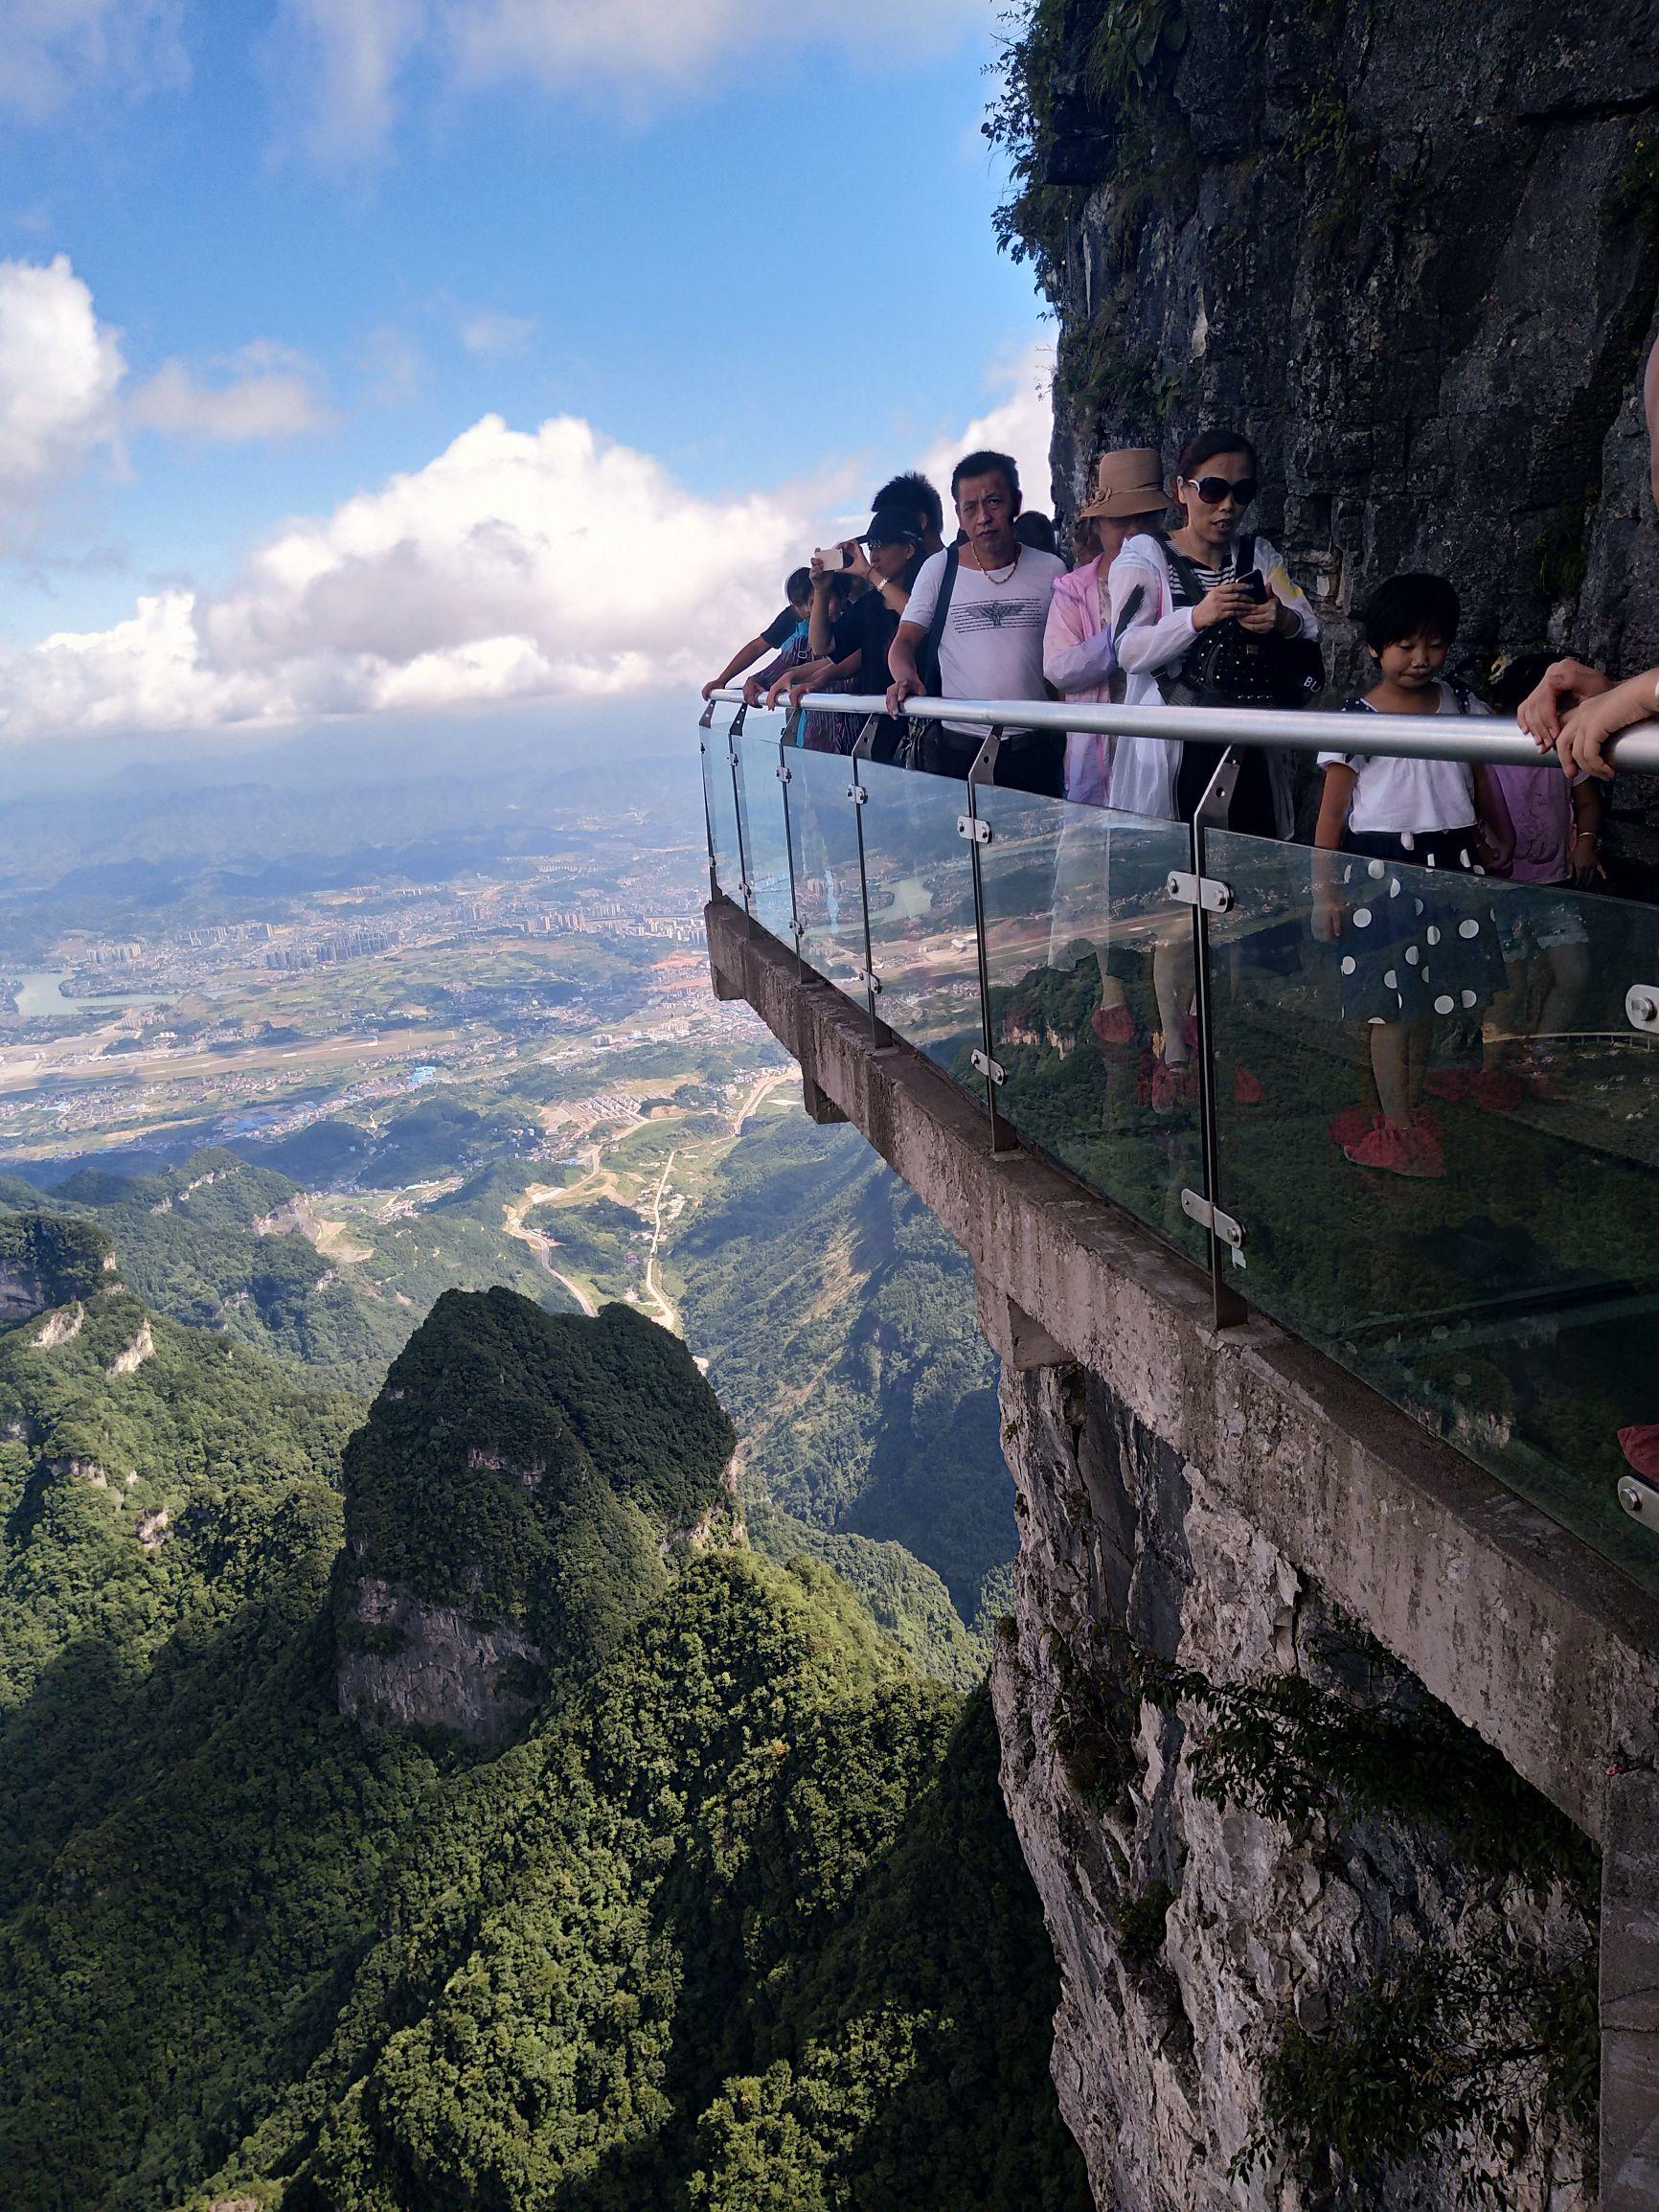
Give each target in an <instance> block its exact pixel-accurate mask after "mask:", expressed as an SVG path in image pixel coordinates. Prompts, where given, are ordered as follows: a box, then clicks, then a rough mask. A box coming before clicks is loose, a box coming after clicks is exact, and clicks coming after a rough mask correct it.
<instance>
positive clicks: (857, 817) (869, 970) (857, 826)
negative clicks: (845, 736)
mask: <svg viewBox="0 0 1659 2212" xmlns="http://www.w3.org/2000/svg"><path fill="white" fill-rule="evenodd" d="M880 727H881V718H880V716H879V715H872V716H871V717H870V718H869V720H868V721H867V722H866V723H865V725H864V727H863V728H862V729H861V730H860V731H859V733H858V736H857V739H856V740H855V741H854V743H853V746H852V783H851V784H850V785H849V786H848V787H847V796H848V798H849V799H851V800H852V826H853V830H854V832H855V833H856V835H857V839H858V907H859V912H860V914H861V916H862V918H863V922H864V966H863V969H861V970H860V974H861V978H862V981H863V984H864V1004H865V1007H866V1009H867V1010H868V1012H869V1015H870V1042H871V1044H872V1045H873V1046H875V1047H876V1048H879V1046H880V1044H881V1026H882V1025H881V1023H880V1022H879V1021H877V1020H876V1018H875V994H876V992H878V991H879V990H880V989H881V978H880V977H879V976H878V975H877V974H876V972H875V952H874V949H873V947H872V944H871V938H870V876H869V872H868V870H867V869H866V867H865V864H864V808H865V803H866V801H867V800H868V799H869V796H870V794H869V792H868V791H867V790H866V789H865V788H864V779H863V777H862V776H860V774H859V773H858V770H859V768H860V766H861V765H862V764H863V763H864V762H866V761H867V760H868V759H869V758H870V748H871V746H872V745H873V744H874V743H875V733H876V731H877V730H878V729H879V728H880Z"/></svg>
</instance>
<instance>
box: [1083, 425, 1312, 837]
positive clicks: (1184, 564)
mask: <svg viewBox="0 0 1659 2212" xmlns="http://www.w3.org/2000/svg"><path fill="white" fill-rule="evenodd" d="M1260 485H1261V468H1260V465H1259V463H1258V461H1257V458H1256V448H1255V446H1254V445H1252V444H1251V443H1250V440H1249V439H1248V438H1246V437H1245V436H1244V434H1243V432H1242V431H1239V430H1206V431H1204V432H1202V433H1201V434H1200V435H1199V436H1197V437H1195V438H1191V439H1189V440H1188V442H1187V444H1186V445H1185V446H1184V447H1183V448H1182V451H1181V456H1180V459H1179V460H1178V461H1177V463H1176V465H1175V479H1174V502H1173V503H1174V505H1176V506H1177V507H1178V508H1179V509H1180V512H1181V520H1180V522H1179V523H1178V525H1177V526H1176V528H1175V529H1173V530H1171V531H1170V533H1169V534H1168V536H1164V535H1161V534H1155V533H1152V532H1144V533H1142V534H1141V535H1140V536H1135V537H1132V538H1131V539H1130V540H1129V542H1128V543H1127V544H1126V545H1125V547H1124V549H1123V551H1122V553H1121V554H1120V555H1119V556H1118V559H1117V560H1116V561H1115V562H1114V563H1113V567H1112V575H1111V616H1112V631H1113V634H1114V636H1115V637H1116V639H1117V654H1118V659H1119V661H1120V663H1121V664H1122V666H1123V668H1124V671H1125V676H1126V678H1127V681H1126V684H1125V694H1124V697H1125V704H1126V705H1128V706H1155V705H1165V706H1275V705H1276V706H1280V707H1288V706H1295V705H1307V704H1308V703H1309V702H1310V701H1311V700H1312V699H1313V698H1314V697H1316V696H1317V695H1318V693H1319V691H1320V689H1321V688H1322V687H1323V681H1324V673H1323V670H1322V669H1321V668H1320V667H1319V662H1318V654H1317V650H1313V649H1316V648H1317V643H1318V638H1319V622H1318V618H1317V617H1316V616H1315V614H1314V612H1313V609H1312V608H1311V607H1310V606H1309V605H1308V604H1307V599H1306V598H1305V596H1304V595H1303V593H1302V592H1301V591H1300V590H1299V589H1298V587H1297V586H1296V585H1295V584H1294V583H1293V582H1291V581H1290V576H1289V572H1288V571H1287V570H1286V568H1285V566H1284V561H1283V559H1281V558H1280V556H1279V554H1278V553H1277V551H1276V550H1275V549H1274V547H1273V546H1272V545H1270V544H1269V543H1268V541H1267V539H1266V538H1264V537H1261V536H1257V535H1256V534H1254V533H1250V532H1244V531H1242V530H1241V529H1240V525H1241V524H1242V522H1243V520H1244V517H1245V515H1246V514H1247V513H1248V512H1249V510H1250V507H1251V506H1252V504H1253V503H1254V501H1255V498H1256V495H1257V492H1258V490H1259V489H1260ZM1297 645H1300V646H1302V647H1304V648H1306V649H1308V650H1304V651H1301V652H1295V651H1287V650H1285V649H1286V648H1287V647H1294V646H1297ZM1222 750H1223V748H1222V747H1221V746H1220V745H1218V744H1201V743H1193V742H1192V741H1188V742H1187V743H1185V744H1183V743H1182V742H1181V741H1180V740H1179V739H1175V740H1169V739H1162V738H1128V739H1125V740H1124V741H1122V742H1121V743H1120V744H1119V746H1118V747H1117V750H1116V755H1115V764H1116V766H1115V773H1114V778H1113V782H1114V788H1115V793H1116V795H1115V798H1114V802H1113V803H1114V805H1116V806H1117V807H1119V808H1121V809H1123V810H1125V811H1127V812H1129V813H1133V814H1149V815H1154V816H1158V817H1160V818H1162V819H1163V820H1166V821H1183V822H1186V821H1191V820H1192V818H1193V812H1194V810H1196V807H1197V804H1198V801H1199V800H1200V799H1201V798H1202V797H1203V795H1204V792H1205V789H1206V788H1207V787H1208V785H1209V782H1210V779H1211V777H1212V776H1213V775H1214V773H1215V771H1216V765H1217V764H1218V763H1219V761H1220V758H1221V753H1222ZM1229 827H1230V828H1232V829H1235V830H1241V831H1244V832H1249V833H1250V834H1252V835H1256V836H1264V837H1273V836H1278V837H1288V836H1289V835H1290V834H1291V832H1292V829H1293V827H1294V816H1293V806H1292V799H1291V787H1290V772H1289V764H1288V762H1287V761H1286V760H1285V758H1284V756H1283V755H1282V754H1280V753H1277V752H1272V751H1269V750H1267V749H1265V748H1263V747H1261V746H1258V745H1252V746H1249V747H1240V749H1239V782H1238V785H1237V787H1236V788H1235V790H1234V793H1233V804H1232V810H1231V814H1230V818H1229Z"/></svg>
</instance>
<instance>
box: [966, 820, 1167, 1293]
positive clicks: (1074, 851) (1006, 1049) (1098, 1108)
mask: <svg viewBox="0 0 1659 2212" xmlns="http://www.w3.org/2000/svg"><path fill="white" fill-rule="evenodd" d="M979 810H980V812H981V813H982V814H983V815H984V816H985V818H986V819H987V821H988V822H989V825H990V831H991V838H990V842H989V845H987V846H985V847H984V848H983V850H982V854H981V868H982V873H983V881H984V893H985V929H986V962H987V972H988V980H989V992H990V1013H991V1050H992V1054H993V1057H994V1058H995V1059H996V1060H997V1061H998V1062H999V1063H1000V1065H1001V1066H1002V1068H1003V1071H1004V1081H1003V1083H1002V1085H1001V1089H1000V1092H999V1095H998V1104H999V1106H1000V1107H1001V1110H1002V1111H1003V1112H1004V1113H1006V1114H1007V1116H1008V1118H1009V1120H1010V1121H1011V1123H1012V1124H1013V1126H1014V1128H1015V1129H1017V1130H1018V1131H1019V1133H1020V1135H1021V1137H1022V1138H1024V1139H1025V1140H1027V1141H1028V1142H1029V1143H1031V1144H1034V1145H1035V1146H1038V1147H1040V1149H1041V1150H1042V1151H1044V1152H1047V1153H1049V1154H1050V1156H1051V1157H1052V1158H1054V1159H1056V1160H1057V1161H1058V1162H1059V1164H1060V1165H1061V1166H1062V1167H1065V1168H1068V1169H1070V1171H1071V1172H1072V1173H1073V1174H1076V1175H1078V1176H1079V1177H1080V1178H1081V1179H1082V1180H1083V1181H1084V1182H1086V1183H1088V1184H1089V1185H1090V1186H1091V1187H1092V1188H1093V1189H1095V1190H1097V1191H1100V1192H1102V1193H1103V1194H1104V1195H1105V1196H1106V1197H1111V1198H1114V1199H1116V1200H1117V1202H1118V1203H1119V1204H1120V1205H1122V1206H1123V1207H1125V1209H1126V1210H1127V1211H1128V1212H1130V1213H1132V1214H1134V1215H1135V1216H1136V1217H1137V1218H1138V1219H1139V1220H1143V1221H1145V1222H1147V1223H1148V1226H1150V1227H1152V1228H1154V1229H1156V1230H1157V1231H1158V1232H1159V1233H1160V1234H1161V1235H1162V1236H1164V1237H1167V1238H1168V1239H1169V1240H1170V1243H1174V1244H1177V1245H1179V1246H1180V1247H1181V1248H1182V1249H1183V1250H1184V1251H1186V1252H1189V1253H1191V1254H1192V1255H1193V1258H1195V1259H1198V1260H1201V1261H1202V1260H1205V1259H1206V1258H1207V1256H1208V1243H1207V1240H1206V1238H1205V1236H1204V1234H1203V1232H1202V1231H1201V1230H1200V1229H1199V1228H1198V1227H1197V1225H1196V1224H1195V1223H1194V1222H1193V1221H1192V1220H1190V1219H1189V1218H1188V1216H1187V1215H1186V1214H1185V1213H1184V1212H1183V1210H1182V1205H1181V1193H1182V1192H1183V1190H1191V1191H1194V1192H1198V1193H1202V1192H1203V1189H1204V1164H1203V1145H1202V1134H1201V1124H1200V1118H1199V1116H1200V1097H1199V1083H1198V1063H1197V1026H1196V1020H1195V1016H1194V1013H1193V923H1192V916H1191V912H1190V910H1189V909H1188V908H1187V907H1185V906H1181V905H1177V904H1176V903H1175V902H1174V901H1172V900H1171V899H1170V894H1169V888H1168V879H1169V877H1170V871H1171V870H1172V869H1176V868H1183V869H1184V868H1188V867H1190V866H1191V854H1192V848H1191V840H1190V837H1189V833H1188V832H1187V830H1186V829H1185V827H1184V826H1183V825H1181V824H1179V823H1175V822H1148V821H1142V820H1140V819H1138V818H1137V817H1135V816H1133V815H1127V814H1113V813H1109V812H1107V811H1105V810H1102V809H1101V808H1098V807H1079V806H1067V805H1064V804H1061V803H1060V802H1058V801H1057V800H1053V799H1037V798H1032V797H1030V796H1028V795H1027V794H1025V793H1023V792H1019V791H1011V790H997V789H992V790H986V791H983V792H981V794H980V805H979Z"/></svg>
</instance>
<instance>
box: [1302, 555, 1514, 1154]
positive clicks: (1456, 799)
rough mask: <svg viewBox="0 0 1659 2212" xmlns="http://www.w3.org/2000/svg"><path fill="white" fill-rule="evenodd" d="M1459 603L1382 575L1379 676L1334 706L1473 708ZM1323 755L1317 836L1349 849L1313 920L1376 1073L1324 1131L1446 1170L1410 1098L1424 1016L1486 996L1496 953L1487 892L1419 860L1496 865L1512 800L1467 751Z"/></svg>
mask: <svg viewBox="0 0 1659 2212" xmlns="http://www.w3.org/2000/svg"><path fill="white" fill-rule="evenodd" d="M1458 615H1459V607H1458V596H1457V593H1456V592H1455V591H1454V590H1453V588H1452V586H1451V585H1450V584H1449V583H1448V582H1446V580H1445V579H1444V577H1441V576H1426V575H1422V574H1420V573H1417V574H1411V575H1406V576H1392V577H1390V578H1389V580H1388V582H1386V583H1384V584H1381V585H1380V586H1379V587H1378V588H1377V590H1376V591H1375V593H1374V594H1373V595H1372V597H1371V599H1370V600H1369V601H1368V602H1367V604H1366V606H1365V608H1364V611H1363V613H1362V614H1361V617H1360V620H1361V623H1362V625H1363V627H1364V630H1365V643H1366V649H1367V650H1368V651H1369V652H1370V654H1371V657H1372V659H1373V660H1374V661H1375V664H1376V673H1377V678H1378V680H1377V682H1376V683H1375V685H1374V686H1373V688H1372V689H1371V690H1370V691H1369V692H1367V693H1366V695H1365V696H1364V697H1363V698H1353V699H1350V700H1348V701H1347V702H1346V711H1348V712H1351V713H1353V714H1355V715H1364V714H1382V715H1434V714H1443V715H1458V714H1481V715H1484V714H1485V713H1486V712H1487V709H1486V708H1485V707H1483V706H1481V705H1480V704H1479V703H1478V702H1477V701H1475V700H1473V699H1471V698H1470V697H1469V696H1468V695H1467V694H1466V693H1465V692H1462V691H1461V690H1459V689H1456V688H1454V687H1453V686H1452V685H1451V684H1448V683H1446V682H1445V681H1444V680H1443V677H1442V675H1441V671H1442V670H1443V668H1444V666H1445V660H1446V655H1447V653H1448V652H1450V650H1451V648H1452V644H1453V642H1454V640H1455V639H1456V637H1457V628H1458ZM1319 762H1320V765H1321V766H1322V767H1323V768H1324V770H1325V791H1324V796H1323V799H1322V801H1321V804H1320V809H1319V826H1318V828H1317V830H1316V831H1315V832H1314V837H1313V841H1314V844H1315V846H1316V847H1318V848H1319V849H1320V850H1321V851H1322V852H1324V853H1330V854H1335V853H1336V852H1338V851H1340V852H1341V853H1342V854H1343V855H1346V857H1345V858H1344V859H1343V860H1341V861H1340V862H1339V861H1336V860H1328V861H1316V862H1315V876H1314V908H1313V929H1314V934H1315V936H1317V937H1321V938H1324V939H1326V940H1327V941H1328V942H1329V943H1331V944H1334V945H1336V946H1338V947H1339V954H1340V959H1339V965H1340V969H1341V977H1342V1012H1343V1016H1344V1018H1345V1019H1347V1020H1351V1021H1358V1022H1363V1023H1364V1024H1365V1025H1366V1030H1367V1036H1368V1039H1369V1057H1370V1069H1371V1077H1372V1084H1373V1086H1374V1087H1373V1088H1370V1089H1368V1090H1367V1093H1366V1095H1365V1099H1364V1102H1363V1103H1362V1105H1360V1106H1356V1107H1351V1108H1350V1109H1349V1110H1348V1111H1347V1112H1345V1113H1341V1114H1338V1115H1337V1117H1336V1119H1335V1120H1334V1121H1333V1122H1332V1123H1331V1125H1330V1133H1331V1135H1332V1136H1333V1137H1334V1138H1335V1139H1336V1141H1337V1143H1339V1144H1340V1145H1341V1146H1342V1149H1343V1152H1345V1153H1346V1155H1347V1156H1348V1158H1349V1159H1351V1160H1352V1161H1353V1162H1354V1163H1355V1165H1356V1166H1359V1167H1366V1168H1378V1169H1382V1170H1385V1171H1387V1172H1388V1173H1390V1174H1400V1175H1422V1176H1430V1175H1443V1174H1445V1152H1444V1132H1443V1129H1442V1128H1441V1126H1440V1124H1439V1122H1437V1121H1436V1120H1435V1118H1434V1117H1433V1115H1431V1114H1428V1113H1425V1112H1424V1111H1423V1106H1422V1081H1423V1076H1424V1073H1425V1071H1426V1069H1427V1064H1428V1051H1429V1040H1430V1038H1431V1035H1432V1032H1433V1027H1434V1023H1435V1020H1436V1018H1437V1017H1438V1018H1440V1019H1442V1020H1444V1019H1446V1018H1448V1017H1455V1016H1459V1015H1463V1016H1466V1015H1470V1014H1472V1013H1473V1012H1475V1010H1476V1009H1477V1008H1479V1007H1481V1006H1483V1005H1485V1004H1486V1003H1487V1002H1488V1001H1489V999H1490V998H1491V997H1492V996H1493V994H1494V993H1495V992H1498V991H1500V990H1502V988H1503V985H1504V964H1503V955H1502V952H1501V950H1500V948H1499V944H1498V933H1497V925H1496V923H1495V922H1494V920H1493V918H1492V913H1491V908H1490V905H1489V903H1488V902H1487V901H1485V900H1483V899H1480V898H1478V897H1471V896H1469V893H1468V891H1462V892H1460V891H1458V890H1456V889H1454V888H1453V887H1452V886H1451V885H1450V884H1449V883H1448V884H1447V885H1446V887H1445V890H1444V891H1443V892H1442V891H1439V890H1437V888H1436V886H1435V885H1433V884H1432V883H1430V882H1429V880H1428V877H1427V871H1429V870H1431V869H1434V870H1439V871H1441V872H1442V873H1443V875H1444V874H1447V873H1449V874H1456V875H1460V876H1466V875H1474V876H1481V875H1484V874H1485V873H1486V871H1487V868H1488V867H1489V866H1491V867H1499V866H1502V865H1504V864H1505V863H1506V862H1507V861H1508V859H1509V855H1510V853H1511V851H1512V849H1513V843H1514V839H1513V834H1512V832H1511V828H1510V818H1509V811H1508V809H1507V808H1506V807H1505V805H1504V800H1503V794H1502V792H1501V791H1500V790H1499V789H1498V787H1497V784H1496V782H1495V780H1494V778H1493V777H1492V776H1491V774H1490V772H1489V770H1488V769H1486V768H1482V767H1471V766H1470V764H1468V763H1467V762H1466V761H1438V760H1396V759H1393V758H1391V757H1387V756H1385V755H1383V754H1380V753H1366V752H1363V751H1361V750H1359V749H1358V747H1357V745H1356V748H1355V750H1354V751H1352V752H1351V753H1321V754H1320V756H1319ZM1470 888H1471V889H1472V886H1471V887H1470Z"/></svg>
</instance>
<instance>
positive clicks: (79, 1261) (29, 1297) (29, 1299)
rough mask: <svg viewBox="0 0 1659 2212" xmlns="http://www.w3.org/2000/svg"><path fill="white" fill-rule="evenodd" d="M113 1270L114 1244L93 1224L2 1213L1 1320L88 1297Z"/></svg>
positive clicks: (6, 1320) (25, 1317)
mask: <svg viewBox="0 0 1659 2212" xmlns="http://www.w3.org/2000/svg"><path fill="white" fill-rule="evenodd" d="M114 1272H115V1249H114V1246H113V1245H112V1243H110V1240H109V1238H108V1236H107V1235H106V1234H105V1233H104V1231H103V1230H102V1229H100V1228H98V1227H97V1226H96V1225H95V1224H94V1223H93V1222H91V1221H80V1220H62V1219H59V1218H57V1217H56V1216H54V1215H51V1214H45V1213H34V1212H31V1213H19V1214H4V1215H0V1323H4V1322H8V1321H23V1320H27V1319H28V1318H29V1317H30V1315H32V1314H34V1313H44V1312H45V1311H47V1309H48V1308H49V1307H52V1306H67V1305H69V1304H71V1303H72V1302H73V1301H74V1300H76V1299H79V1298H90V1297H92V1296H93V1295H94V1294H95V1293H96V1292H97V1291H99V1290H101V1289H102V1288H103V1287H104V1284H105V1283H106V1282H107V1281H108V1280H109V1279H110V1278H111V1277H112V1276H113V1275H114Z"/></svg>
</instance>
